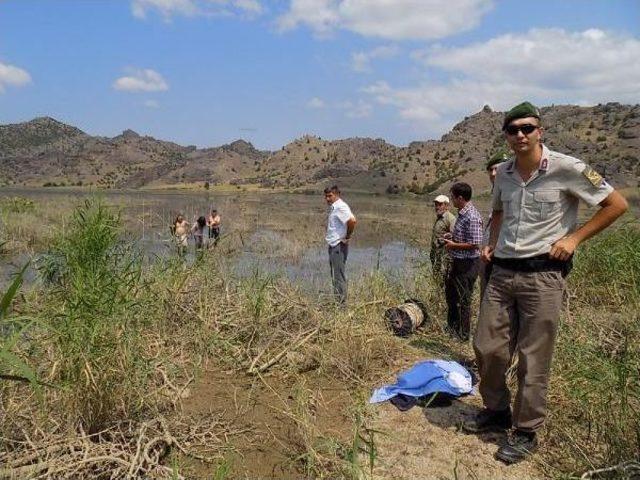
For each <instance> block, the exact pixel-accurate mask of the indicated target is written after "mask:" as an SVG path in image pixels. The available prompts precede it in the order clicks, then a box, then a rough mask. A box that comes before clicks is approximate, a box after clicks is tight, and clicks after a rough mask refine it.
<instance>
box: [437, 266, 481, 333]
mask: <svg viewBox="0 0 640 480" xmlns="http://www.w3.org/2000/svg"><path fill="white" fill-rule="evenodd" d="M479 261H480V260H479V259H477V258H469V259H467V258H464V259H460V258H454V259H453V261H452V262H451V268H450V269H449V275H447V281H446V283H445V293H446V296H447V307H448V312H447V324H448V325H449V328H450V329H451V330H452V331H454V332H455V333H457V334H458V336H459V337H460V338H461V339H463V340H467V339H468V338H469V332H470V331H471V296H472V295H473V286H474V284H475V282H476V278H478V269H479V265H478V262H479Z"/></svg>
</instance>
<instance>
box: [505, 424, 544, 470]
mask: <svg viewBox="0 0 640 480" xmlns="http://www.w3.org/2000/svg"><path fill="white" fill-rule="evenodd" d="M537 449H538V439H537V438H536V434H535V433H534V432H523V431H521V430H514V431H513V433H512V434H511V435H509V437H508V438H507V443H506V444H505V445H503V446H501V447H500V448H499V449H498V451H497V452H496V458H497V459H498V460H502V461H503V462H504V463H506V464H508V465H511V464H512V463H518V462H520V461H522V460H524V459H525V458H527V457H528V456H529V455H530V454H531V453H533V452H535V451H536V450H537Z"/></svg>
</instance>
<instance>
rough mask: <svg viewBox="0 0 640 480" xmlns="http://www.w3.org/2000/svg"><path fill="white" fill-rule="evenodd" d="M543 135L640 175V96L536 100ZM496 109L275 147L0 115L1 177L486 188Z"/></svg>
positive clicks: (61, 181)
mask: <svg viewBox="0 0 640 480" xmlns="http://www.w3.org/2000/svg"><path fill="white" fill-rule="evenodd" d="M541 114H542V119H543V126H545V133H544V137H545V143H546V144H547V145H548V146H549V147H550V148H552V149H554V150H558V151H561V152H563V153H567V154H569V155H573V156H576V157H578V158H581V159H583V160H585V161H586V162H588V163H590V164H591V165H592V166H593V167H594V168H596V170H598V171H600V173H602V174H604V175H605V176H607V177H608V178H609V179H610V180H611V181H612V182H613V183H614V184H617V185H619V186H629V185H632V186H635V185H637V182H638V178H639V177H640V159H639V156H638V152H639V151H640V105H622V104H619V103H607V104H600V105H597V106H593V107H581V106H575V105H552V106H548V107H543V108H541ZM503 115H504V114H503V113H502V112H496V111H493V110H492V109H491V108H490V107H489V106H485V107H484V108H482V109H481V110H480V111H479V112H477V113H475V114H473V115H470V116H468V117H465V118H464V119H463V120H461V121H460V122H458V123H457V124H456V125H455V126H454V127H453V128H452V129H451V130H450V131H449V132H447V133H445V134H444V135H443V136H442V137H441V138H440V139H439V140H416V141H413V142H411V143H409V145H407V146H396V145H393V144H391V143H389V142H387V141H386V140H385V139H382V138H375V139H374V138H368V137H352V138H343V139H336V140H325V139H322V138H321V137H319V136H315V135H304V136H302V137H300V138H297V139H294V140H292V141H291V142H289V143H287V144H286V145H283V146H282V147H281V148H280V149H279V150H276V151H268V150H259V149H257V148H255V147H254V146H253V145H252V144H251V143H250V142H248V141H246V140H243V139H237V140H234V141H232V142H229V143H227V144H224V145H220V146H215V147H206V148H197V147H195V146H182V145H179V144H177V143H175V142H170V141H165V140H159V139H156V138H154V137H151V136H147V135H140V134H139V133H137V132H135V131H133V130H130V129H126V130H124V131H123V132H122V133H121V134H120V135H117V136H114V137H102V136H92V135H89V134H87V133H85V132H84V131H82V130H81V129H79V128H77V127H75V126H71V125H67V124H64V123H62V122H60V121H58V120H56V119H54V118H51V117H37V118H34V119H33V120H30V121H28V122H23V123H17V124H7V125H0V185H25V186H51V185H93V186H96V187H99V188H142V187H149V188H157V187H162V186H175V185H183V186H195V187H202V186H204V185H205V184H207V185H209V186H215V185H236V186H237V187H238V188H241V186H242V185H246V184H252V185H258V186H259V187H261V188H267V189H270V188H285V189H293V190H295V189H316V188H320V187H322V186H323V185H325V184H327V183H339V184H341V185H343V186H344V187H345V188H347V189H349V188H350V189H354V190H356V189H357V190H364V191H371V192H378V193H381V192H388V193H396V192H402V191H410V192H413V193H431V192H436V191H443V190H445V189H446V188H447V187H448V185H449V184H450V182H452V181H455V180H461V181H467V182H468V183H470V184H471V185H472V186H473V187H474V189H479V190H487V189H488V188H489V184H488V180H487V178H486V174H485V172H484V164H485V162H486V159H487V158H488V157H489V156H490V155H491V154H492V153H493V152H494V151H495V150H497V149H498V148H501V147H504V146H505V145H504V139H503V136H502V133H501V131H500V127H501V123H502V118H503Z"/></svg>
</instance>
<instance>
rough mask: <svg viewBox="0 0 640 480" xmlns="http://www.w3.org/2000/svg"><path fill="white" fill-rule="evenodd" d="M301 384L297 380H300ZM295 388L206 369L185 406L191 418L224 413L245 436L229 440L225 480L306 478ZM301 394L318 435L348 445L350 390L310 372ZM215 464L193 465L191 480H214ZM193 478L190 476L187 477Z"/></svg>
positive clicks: (272, 380) (289, 382) (275, 380)
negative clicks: (243, 431)
mask: <svg viewBox="0 0 640 480" xmlns="http://www.w3.org/2000/svg"><path fill="white" fill-rule="evenodd" d="M298 380H299V378H298ZM299 387H300V385H299V384H294V382H293V381H292V380H291V379H286V378H277V377H275V376H267V377H262V378H260V377H255V376H249V375H245V374H243V373H236V372H225V371H222V370H220V369H218V368H217V367H214V366H209V367H208V369H207V370H205V372H204V374H203V375H202V377H201V379H200V380H199V382H198V383H197V384H196V385H195V386H194V388H193V391H192V393H191V394H190V395H189V398H187V399H186V400H185V401H184V403H183V407H184V413H185V414H187V415H191V416H196V417H197V416H202V415H211V414H215V415H222V418H223V419H224V420H227V421H230V422H232V423H233V424H234V426H235V428H240V429H243V428H244V429H245V430H246V431H245V434H244V435H242V436H237V437H234V438H229V447H230V448H229V455H228V456H227V461H228V462H229V464H230V474H229V477H224V478H234V479H235V478H247V479H283V480H288V479H291V480H294V479H300V478H306V475H305V472H304V468H303V463H302V461H301V459H300V458H298V457H299V456H300V453H301V451H302V450H303V443H304V438H302V436H303V435H304V426H303V425H300V422H301V421H302V420H303V419H302V418H300V417H299V416H298V415H297V414H296V413H297V402H299V401H300V398H299V390H298V389H299ZM305 392H306V395H307V398H308V399H309V401H311V402H312V403H313V405H314V407H313V408H312V411H313V413H314V415H313V418H311V419H306V420H307V421H310V422H312V423H313V425H314V428H315V429H317V430H316V431H317V432H318V433H319V434H320V435H321V436H322V437H323V438H327V439H336V440H337V441H341V442H347V441H348V440H349V437H350V436H351V435H352V432H351V419H350V417H349V404H350V401H351V400H350V398H349V394H348V392H347V391H346V390H345V389H344V388H342V387H340V386H336V385H331V384H329V383H328V382H327V380H326V379H323V378H320V377H318V376H316V375H314V374H313V373H310V374H308V375H307V377H306V378H305ZM214 469H215V466H214V467H212V466H211V465H208V464H205V463H197V462H196V463H191V464H190V465H189V466H188V473H189V474H190V476H189V478H213V477H212V473H213V471H214ZM191 475H192V476H191Z"/></svg>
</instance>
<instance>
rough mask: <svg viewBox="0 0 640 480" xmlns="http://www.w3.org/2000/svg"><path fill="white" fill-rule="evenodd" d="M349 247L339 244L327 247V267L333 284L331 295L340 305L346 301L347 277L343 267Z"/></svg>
mask: <svg viewBox="0 0 640 480" xmlns="http://www.w3.org/2000/svg"><path fill="white" fill-rule="evenodd" d="M348 254H349V245H347V244H346V243H342V242H340V243H339V244H338V245H336V246H335V247H329V266H330V267H331V280H332V282H333V293H334V294H335V295H336V298H337V299H338V301H339V302H340V303H345V302H346V301H347V277H346V276H345V274H344V267H345V264H346V263H347V255H348Z"/></svg>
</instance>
